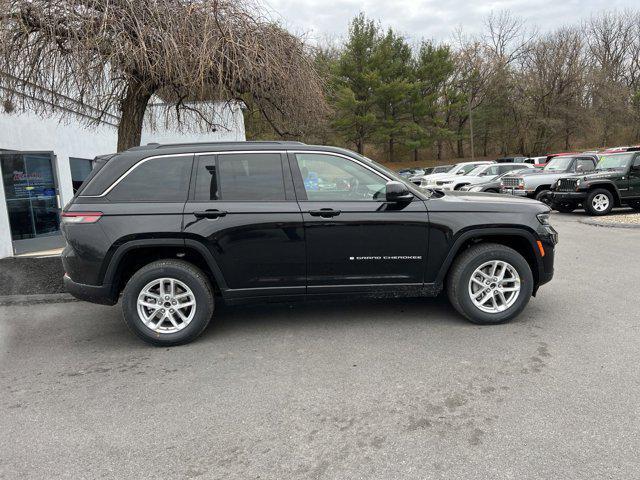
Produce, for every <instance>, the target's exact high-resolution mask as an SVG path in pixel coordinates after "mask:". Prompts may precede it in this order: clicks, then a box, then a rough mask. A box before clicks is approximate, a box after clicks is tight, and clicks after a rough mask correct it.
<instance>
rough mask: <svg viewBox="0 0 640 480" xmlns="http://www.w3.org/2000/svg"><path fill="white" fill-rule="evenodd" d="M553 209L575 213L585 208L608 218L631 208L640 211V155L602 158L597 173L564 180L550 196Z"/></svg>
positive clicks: (589, 211)
mask: <svg viewBox="0 0 640 480" xmlns="http://www.w3.org/2000/svg"><path fill="white" fill-rule="evenodd" d="M549 200H550V203H551V206H552V208H554V209H555V210H559V211H561V212H571V211H573V210H575V209H576V208H578V206H579V205H582V206H583V207H584V209H585V210H586V211H587V213H588V214H589V215H606V214H608V213H609V212H611V209H612V208H613V207H621V206H624V205H628V206H630V207H633V208H634V209H636V210H639V211H640V152H624V153H612V154H608V155H603V156H601V160H600V162H599V163H598V165H597V166H596V169H595V171H594V172H593V173H591V174H589V175H574V176H570V177H563V178H560V179H559V180H558V181H557V182H556V183H555V184H554V185H553V187H552V192H551V193H550V195H549Z"/></svg>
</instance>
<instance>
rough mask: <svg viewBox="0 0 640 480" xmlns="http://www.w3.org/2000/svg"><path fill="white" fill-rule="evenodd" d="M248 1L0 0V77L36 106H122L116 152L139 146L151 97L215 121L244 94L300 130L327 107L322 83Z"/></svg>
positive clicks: (290, 129) (25, 104) (278, 122)
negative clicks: (215, 103)
mask: <svg viewBox="0 0 640 480" xmlns="http://www.w3.org/2000/svg"><path fill="white" fill-rule="evenodd" d="M250 1H251V0H213V1H206V2H202V1H198V0H145V1H136V0H0V12H1V13H0V72H2V77H1V81H2V84H3V85H4V86H5V88H6V89H7V91H9V92H10V93H9V94H8V95H9V97H10V98H8V100H10V101H11V102H12V103H13V104H15V105H17V106H18V107H19V108H30V109H32V110H35V111H36V112H38V113H40V114H45V115H46V114H51V113H53V112H60V113H63V114H64V113H65V112H67V110H66V109H65V108H64V107H65V102H74V103H77V102H79V103H80V104H81V105H86V106H87V108H88V109H92V110H91V111H92V112H95V110H93V109H97V111H98V112H99V113H98V114H92V115H91V117H92V121H94V122H98V121H100V120H101V118H102V117H103V116H105V115H108V114H114V113H115V114H118V113H119V116H120V122H119V127H118V150H123V149H126V148H129V147H131V146H135V145H138V144H139V143H140V136H141V130H142V125H143V118H144V115H145V111H146V109H147V105H148V103H149V100H150V99H151V98H152V97H153V96H154V95H157V96H159V97H161V98H162V99H163V100H164V101H165V102H167V103H170V104H171V105H173V106H174V107H175V109H176V112H177V114H178V119H180V118H181V117H180V112H184V111H190V112H191V113H192V114H195V116H196V117H197V118H199V119H200V120H201V121H202V122H204V123H205V124H208V125H209V126H211V127H215V126H216V125H215V120H214V119H213V117H212V115H211V111H208V110H207V108H208V107H207V106H209V107H210V106H211V102H210V101H212V100H224V101H242V102H245V103H246V104H247V105H249V106H250V107H251V108H255V109H257V110H259V111H260V113H261V114H262V115H263V116H264V118H265V120H266V121H267V122H268V123H269V124H270V125H271V126H272V128H273V129H274V130H275V131H276V132H278V133H279V134H281V135H289V136H290V135H297V134H300V133H302V132H304V131H305V129H306V128H308V127H309V126H310V125H312V124H314V123H315V122H316V121H317V120H318V119H320V118H321V117H322V116H323V115H324V114H325V112H326V105H325V100H324V94H323V85H322V81H321V79H320V77H319V75H318V74H317V73H316V71H315V69H314V66H313V62H312V59H311V58H310V56H309V55H308V53H309V52H308V51H307V47H306V45H305V44H304V42H303V41H302V40H301V39H299V38H297V37H295V36H293V35H291V34H290V33H288V32H287V31H285V30H284V29H283V28H281V27H280V26H279V25H277V24H275V23H273V22H271V21H270V20H269V18H267V17H266V16H265V15H264V14H263V13H262V11H261V9H260V8H259V6H257V5H254V4H252V3H250ZM193 116H194V115H191V117H193Z"/></svg>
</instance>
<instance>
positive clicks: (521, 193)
mask: <svg viewBox="0 0 640 480" xmlns="http://www.w3.org/2000/svg"><path fill="white" fill-rule="evenodd" d="M500 193H502V194H504V195H515V196H516V197H528V196H530V195H532V194H533V192H530V191H529V190H522V189H517V188H510V187H502V188H500Z"/></svg>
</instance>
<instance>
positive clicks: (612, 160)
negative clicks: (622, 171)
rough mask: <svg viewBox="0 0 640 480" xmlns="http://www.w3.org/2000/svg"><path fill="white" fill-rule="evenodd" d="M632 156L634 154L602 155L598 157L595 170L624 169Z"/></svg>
mask: <svg viewBox="0 0 640 480" xmlns="http://www.w3.org/2000/svg"><path fill="white" fill-rule="evenodd" d="M634 155H635V154H634V153H624V154H617V155H602V156H601V157H600V161H599V162H598V165H597V166H596V170H607V169H609V168H625V167H626V166H627V165H628V164H629V162H630V161H631V159H632V158H633V156H634Z"/></svg>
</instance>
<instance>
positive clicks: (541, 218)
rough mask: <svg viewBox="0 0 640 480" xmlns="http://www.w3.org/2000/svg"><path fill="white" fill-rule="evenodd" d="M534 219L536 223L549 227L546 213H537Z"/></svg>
mask: <svg viewBox="0 0 640 480" xmlns="http://www.w3.org/2000/svg"><path fill="white" fill-rule="evenodd" d="M536 217H538V221H539V222H540V223H541V224H542V225H549V214H548V213H539V214H538V215H536Z"/></svg>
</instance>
